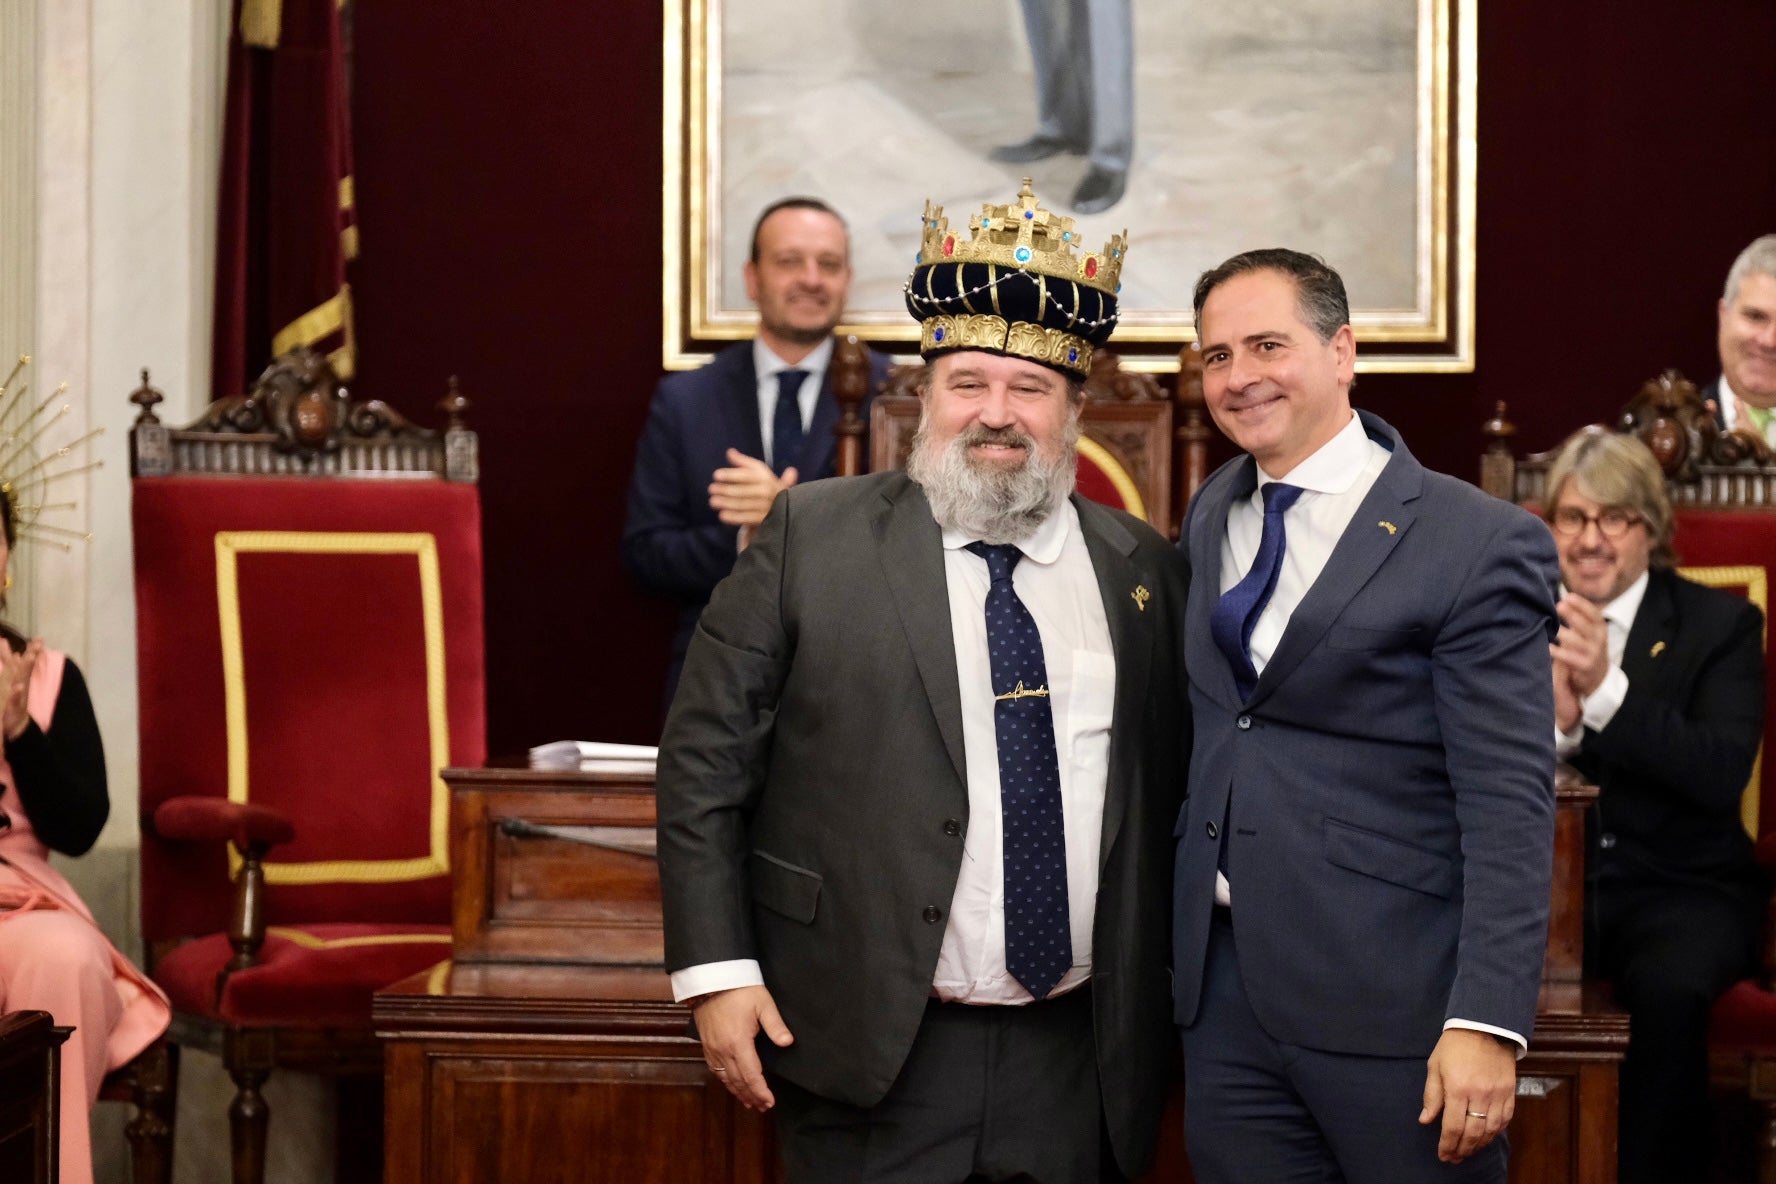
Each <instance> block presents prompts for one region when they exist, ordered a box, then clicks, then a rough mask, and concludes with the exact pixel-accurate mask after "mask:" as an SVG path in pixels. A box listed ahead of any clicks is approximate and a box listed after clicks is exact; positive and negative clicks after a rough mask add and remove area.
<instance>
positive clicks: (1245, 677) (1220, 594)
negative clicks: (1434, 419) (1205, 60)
mask: <svg viewBox="0 0 1776 1184" xmlns="http://www.w3.org/2000/svg"><path fill="white" fill-rule="evenodd" d="M1196 323H1197V331H1198V333H1199V335H1200V338H1201V341H1202V357H1203V392H1204V395H1205V398H1206V400H1207V402H1208V406H1209V410H1210V413H1211V414H1212V415H1213V416H1214V418H1215V422H1216V424H1217V425H1219V426H1220V428H1221V430H1222V431H1224V432H1226V433H1227V435H1228V436H1230V437H1231V438H1232V439H1233V440H1234V442H1235V443H1236V444H1238V445H1239V446H1240V447H1241V448H1243V449H1245V451H1246V453H1247V454H1248V455H1245V456H1242V457H1239V458H1238V459H1236V460H1234V461H1231V462H1229V463H1228V464H1227V465H1225V466H1224V467H1223V468H1221V469H1220V470H1219V471H1218V472H1216V473H1215V474H1214V475H1213V476H1211V477H1210V478H1209V479H1208V481H1207V482H1205V483H1204V484H1203V486H1202V488H1201V490H1199V491H1198V493H1197V495H1196V497H1195V498H1194V499H1193V500H1192V501H1191V503H1190V511H1189V516H1188V517H1187V518H1186V520H1185V523H1184V537H1183V540H1182V542H1181V544H1180V545H1181V546H1183V547H1184V548H1185V550H1186V553H1187V554H1188V555H1189V557H1190V568H1191V587H1190V604H1189V608H1188V610H1187V612H1186V616H1185V642H1184V652H1185V666H1186V669H1187V671H1188V675H1189V682H1190V703H1191V713H1192V720H1193V726H1194V729H1195V747H1194V748H1193V750H1192V753H1191V761H1190V784H1189V797H1188V799H1187V800H1186V803H1185V806H1184V808H1183V810H1182V811H1181V812H1180V814H1179V818H1178V823H1177V826H1176V827H1175V832H1174V833H1175V834H1176V836H1177V849H1176V853H1175V858H1176V867H1175V893H1176V898H1175V908H1174V912H1173V948H1174V957H1175V963H1176V973H1175V990H1176V1005H1177V1010H1176V1018H1177V1020H1178V1022H1179V1023H1180V1024H1182V1025H1183V1026H1184V1060H1185V1079H1186V1081H1187V1082H1188V1094H1189V1097H1188V1104H1187V1105H1186V1106H1185V1116H1186V1132H1187V1136H1188V1142H1189V1149H1190V1158H1191V1164H1192V1167H1193V1168H1194V1170H1195V1173H1196V1178H1197V1179H1198V1180H1199V1181H1201V1182H1202V1184H1241V1182H1244V1181H1257V1180H1262V1181H1265V1182H1266V1184H1291V1182H1296V1181H1300V1182H1303V1184H1305V1182H1307V1181H1313V1182H1315V1184H1324V1182H1328V1181H1351V1182H1353V1184H1355V1182H1358V1181H1360V1182H1362V1184H1421V1182H1422V1184H1429V1182H1431V1181H1453V1180H1463V1181H1488V1182H1491V1184H1503V1181H1504V1179H1505V1166H1506V1165H1505V1146H1504V1141H1503V1140H1502V1139H1499V1138H1498V1135H1499V1133H1500V1132H1501V1131H1502V1130H1503V1129H1504V1127H1505V1125H1506V1123H1508V1122H1509V1121H1510V1119H1511V1112H1512V1107H1513V1105H1514V1101H1515V1097H1516V1089H1515V1086H1516V1058H1517V1057H1518V1056H1520V1055H1522V1053H1523V1052H1524V1051H1525V1049H1526V1048H1527V1046H1528V1040H1529V1036H1530V1030H1531V1028H1532V1027H1533V1026H1534V1023H1535V1013H1536V995H1537V989H1538V987H1539V984H1540V979H1541V972H1542V956H1543V952H1544V950H1545V948H1546V944H1547V921H1548V904H1549V893H1550V878H1551V869H1552V863H1553V835H1554V786H1553V781H1554V738H1553V736H1552V735H1551V734H1550V732H1549V728H1548V718H1549V714H1550V713H1551V712H1552V711H1553V707H1554V703H1553V688H1552V679H1551V676H1550V669H1551V659H1550V656H1549V651H1548V646H1549V643H1550V642H1551V641H1552V640H1553V632H1554V623H1555V617H1554V599H1553V588H1554V584H1555V579H1556V567H1555V554H1554V545H1553V541H1552V540H1551V539H1550V538H1549V535H1548V531H1547V529H1546V527H1544V526H1543V525H1542V523H1541V522H1539V521H1537V520H1536V519H1535V518H1534V517H1533V516H1531V515H1530V514H1529V513H1528V512H1527V511H1525V510H1523V509H1521V508H1520V507H1517V506H1514V505H1512V504H1510V503H1508V502H1504V501H1499V500H1497V499H1495V498H1491V497H1488V496H1486V495H1485V494H1483V493H1481V492H1480V491H1479V490H1478V489H1476V488H1474V487H1473V486H1472V485H1469V484H1467V483H1465V482H1462V481H1458V480H1455V479H1454V478H1451V477H1447V476H1444V475H1442V474H1440V473H1432V472H1427V471H1426V470H1425V469H1424V467H1423V466H1422V465H1420V464H1419V463H1418V462H1417V461H1416V460H1414V459H1413V457H1412V454H1411V453H1410V452H1408V451H1407V449H1406V445H1405V444H1404V443H1403V442H1402V441H1401V439H1400V437H1399V434H1398V433H1397V432H1395V431H1394V430H1393V429H1392V428H1391V427H1389V426H1388V425H1387V424H1385V423H1383V422H1382V421H1381V420H1380V419H1378V418H1376V417H1375V416H1373V415H1370V414H1368V413H1366V412H1355V411H1353V410H1352V408H1351V404H1350V389H1351V384H1352V381H1353V378H1354V371H1355V361H1356V344H1355V341H1354V339H1353V337H1352V333H1351V326H1350V311H1349V307H1348V303H1347V300H1346V297H1345V293H1344V283H1343V281H1342V280H1340V279H1339V277H1338V273H1337V272H1335V271H1333V270H1332V269H1331V268H1330V267H1327V266H1326V265H1325V264H1324V263H1323V262H1321V261H1320V260H1318V259H1315V258H1313V257H1311V256H1308V255H1303V254H1300V253H1299V252H1295V251H1285V250H1265V251H1252V252H1248V253H1246V254H1244V255H1238V256H1235V257H1234V258H1232V259H1230V260H1228V261H1227V262H1226V263H1223V264H1222V265H1221V266H1220V267H1217V268H1216V269H1214V270H1213V271H1211V272H1209V273H1208V274H1206V275H1204V276H1203V278H1202V280H1201V281H1200V282H1199V283H1198V285H1197V289H1196Z"/></svg>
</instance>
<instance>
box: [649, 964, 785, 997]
mask: <svg viewBox="0 0 1776 1184" xmlns="http://www.w3.org/2000/svg"><path fill="white" fill-rule="evenodd" d="M764 985H765V976H764V974H763V972H761V971H760V970H759V964H758V959H756V958H734V959H732V960H730V961H727V962H705V963H703V964H702V965H701V966H687V967H685V968H684V969H683V970H675V971H673V972H672V998H673V1000H674V1001H675V1002H678V1003H683V1002H684V1001H685V1000H686V999H695V998H696V997H697V996H699V995H713V994H714V993H715V992H717V991H732V990H733V989H735V988H736V987H762V986H764Z"/></svg>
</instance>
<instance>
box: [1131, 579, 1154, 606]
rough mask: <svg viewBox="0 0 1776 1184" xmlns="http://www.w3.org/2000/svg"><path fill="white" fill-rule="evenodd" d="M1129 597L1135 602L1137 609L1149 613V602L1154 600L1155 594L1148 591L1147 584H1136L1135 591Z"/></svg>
mask: <svg viewBox="0 0 1776 1184" xmlns="http://www.w3.org/2000/svg"><path fill="white" fill-rule="evenodd" d="M1129 596H1130V598H1132V599H1133V600H1134V602H1135V607H1136V608H1138V609H1140V610H1141V611H1142V612H1146V611H1147V602H1148V601H1149V600H1151V599H1153V593H1151V592H1149V591H1147V585H1145V584H1136V585H1135V590H1134V591H1133V592H1130V593H1129Z"/></svg>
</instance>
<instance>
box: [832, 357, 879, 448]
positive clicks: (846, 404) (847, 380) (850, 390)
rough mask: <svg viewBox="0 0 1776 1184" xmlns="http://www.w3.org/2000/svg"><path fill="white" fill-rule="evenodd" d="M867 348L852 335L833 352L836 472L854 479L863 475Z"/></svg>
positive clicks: (867, 371)
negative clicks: (835, 403)
mask: <svg viewBox="0 0 1776 1184" xmlns="http://www.w3.org/2000/svg"><path fill="white" fill-rule="evenodd" d="M869 388H870V358H869V347H867V346H865V345H864V344H863V342H861V341H859V340H858V339H857V338H856V337H855V336H848V337H846V338H845V339H844V340H843V341H841V342H839V346H838V348H837V349H836V350H834V351H833V359H832V389H833V398H834V399H836V400H837V401H838V404H839V422H837V423H836V424H834V425H833V435H834V436H836V437H837V438H838V456H837V458H836V472H837V473H838V475H839V476H841V477H855V476H857V475H858V474H860V473H862V472H863V415H862V409H863V403H864V400H865V399H867V398H869Z"/></svg>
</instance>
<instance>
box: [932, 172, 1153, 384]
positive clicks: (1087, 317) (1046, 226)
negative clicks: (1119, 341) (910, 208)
mask: <svg viewBox="0 0 1776 1184" xmlns="http://www.w3.org/2000/svg"><path fill="white" fill-rule="evenodd" d="M968 229H969V230H970V231H971V232H972V233H971V234H970V235H969V236H968V237H963V236H962V235H961V234H959V233H957V232H955V231H953V230H951V229H950V220H949V219H948V218H947V217H945V216H944V212H943V207H942V206H934V205H932V204H931V203H930V202H926V203H925V226H924V238H923V241H922V242H921V244H920V247H919V258H918V260H917V263H916V266H915V267H914V268H913V274H912V278H910V279H909V280H907V284H906V305H907V311H908V312H910V313H912V314H913V319H914V320H916V321H918V322H919V323H920V325H921V326H922V328H923V332H922V333H921V335H920V341H919V352H920V354H922V355H923V356H924V358H925V360H926V361H930V360H931V359H932V358H935V357H937V356H938V355H939V354H944V353H948V352H950V351H952V350H961V349H980V350H986V351H988V352H990V353H996V354H1004V355H1006V356H1007V357H1013V358H1025V359H1028V360H1029V361H1032V362H1039V363H1041V364H1042V365H1044V366H1049V367H1052V368H1054V369H1056V370H1059V371H1061V372H1062V373H1065V374H1070V375H1072V376H1074V377H1076V378H1084V377H1085V376H1086V374H1087V373H1089V372H1090V370H1091V360H1092V352H1093V350H1095V349H1096V348H1097V347H1098V346H1100V345H1103V344H1104V343H1105V342H1106V341H1108V340H1109V339H1110V334H1111V333H1112V332H1113V331H1114V330H1115V329H1116V316H1117V310H1116V303H1117V300H1116V294H1117V293H1118V292H1120V291H1121V290H1122V257H1123V255H1124V254H1126V253H1127V250H1128V240H1127V234H1128V232H1127V231H1124V232H1123V233H1122V234H1117V235H1112V236H1111V237H1110V241H1109V242H1108V243H1105V244H1104V249H1103V250H1101V251H1081V250H1080V249H1079V232H1078V231H1076V230H1074V228H1073V219H1071V218H1063V217H1060V216H1059V215H1057V214H1055V213H1053V212H1051V211H1049V210H1045V209H1043V208H1042V205H1041V203H1040V202H1038V201H1037V200H1036V195H1035V194H1034V193H1032V192H1031V191H1030V179H1029V178H1028V177H1025V178H1024V187H1023V189H1021V190H1020V191H1019V192H1018V196H1017V200H1016V201H1015V202H1013V203H1012V204H1010V205H1003V206H995V205H991V204H988V205H983V206H982V207H981V212H980V213H978V214H976V215H974V216H973V217H971V218H969V220H968Z"/></svg>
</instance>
